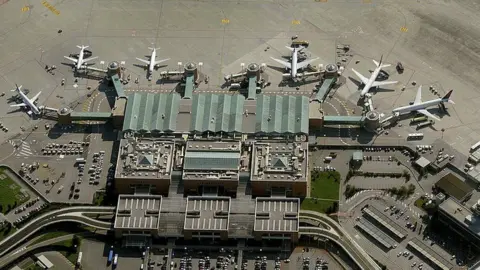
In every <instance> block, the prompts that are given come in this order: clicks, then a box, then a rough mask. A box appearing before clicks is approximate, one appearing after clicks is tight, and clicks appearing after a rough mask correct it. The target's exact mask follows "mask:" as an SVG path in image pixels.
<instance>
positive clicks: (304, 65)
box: [297, 57, 319, 69]
mask: <svg viewBox="0 0 480 270" xmlns="http://www.w3.org/2000/svg"><path fill="white" fill-rule="evenodd" d="M318 59H319V58H318V57H317V58H314V59H309V60H305V61H303V62H300V63H298V64H297V69H301V68H304V67H306V66H308V65H309V64H310V63H312V62H313V61H316V60H318Z"/></svg>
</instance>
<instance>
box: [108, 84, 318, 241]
mask: <svg viewBox="0 0 480 270" xmlns="http://www.w3.org/2000/svg"><path fill="white" fill-rule="evenodd" d="M308 125H309V99H308V98H307V97H304V96H265V95H260V96H258V98H257V97H255V98H250V99H248V98H245V97H244V96H242V95H220V94H203V93H202V94H192V95H191V96H190V95H187V96H184V97H183V98H182V97H181V96H180V95H179V94H177V93H172V94H153V93H135V94H132V95H130V96H128V102H127V105H126V108H125V115H124V119H123V130H122V138H121V139H120V144H119V145H120V146H119V153H118V156H117V164H116V170H115V190H116V192H117V193H118V194H120V196H119V200H118V205H117V213H116V219H115V226H114V230H115V234H116V236H117V237H119V238H123V239H124V243H125V244H126V245H143V244H144V242H145V241H148V240H147V239H148V237H150V236H152V237H153V238H168V239H171V238H174V239H185V240H188V239H202V238H210V239H218V240H228V239H252V240H256V241H262V240H265V239H278V240H287V241H290V242H296V241H297V240H298V237H299V236H298V234H299V212H300V198H302V197H305V196H306V194H307V179H308V142H307V138H308V127H309V126H308ZM142 239H143V240H142Z"/></svg>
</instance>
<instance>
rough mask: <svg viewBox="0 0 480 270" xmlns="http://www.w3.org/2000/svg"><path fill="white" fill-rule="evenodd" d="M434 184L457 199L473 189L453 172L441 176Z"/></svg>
mask: <svg viewBox="0 0 480 270" xmlns="http://www.w3.org/2000/svg"><path fill="white" fill-rule="evenodd" d="M435 185H436V186H437V187H438V188H440V189H441V190H443V191H445V193H447V194H448V195H449V196H452V197H454V198H455V199H457V200H459V201H462V200H463V199H465V198H466V197H467V196H468V195H469V194H471V192H472V191H473V188H471V187H470V186H469V185H468V184H467V183H465V182H464V181H463V180H462V179H460V178H459V177H457V176H456V175H455V174H453V173H449V174H447V175H445V176H443V177H442V178H441V179H440V180H438V182H437V183H436V184H435Z"/></svg>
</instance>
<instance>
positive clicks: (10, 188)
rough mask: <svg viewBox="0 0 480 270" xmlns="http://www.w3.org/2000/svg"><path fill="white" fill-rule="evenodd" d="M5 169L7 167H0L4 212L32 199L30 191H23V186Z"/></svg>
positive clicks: (0, 207) (0, 189)
mask: <svg viewBox="0 0 480 270" xmlns="http://www.w3.org/2000/svg"><path fill="white" fill-rule="evenodd" d="M5 171H6V169H5V168H0V212H2V213H4V214H6V213H8V212H10V211H11V210H12V209H14V208H15V207H17V206H19V205H21V204H22V203H24V202H26V201H28V200H29V199H30V196H29V195H28V193H26V192H25V193H24V192H22V191H21V189H22V188H21V187H20V186H19V185H18V184H17V183H15V181H13V179H11V178H10V177H8V175H7V174H6V173H5Z"/></svg>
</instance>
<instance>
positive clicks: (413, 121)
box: [410, 115, 428, 124]
mask: <svg viewBox="0 0 480 270" xmlns="http://www.w3.org/2000/svg"><path fill="white" fill-rule="evenodd" d="M427 120H428V117H426V116H425V115H423V116H417V117H414V118H412V120H410V123H411V124H413V123H419V122H425V121H427Z"/></svg>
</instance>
